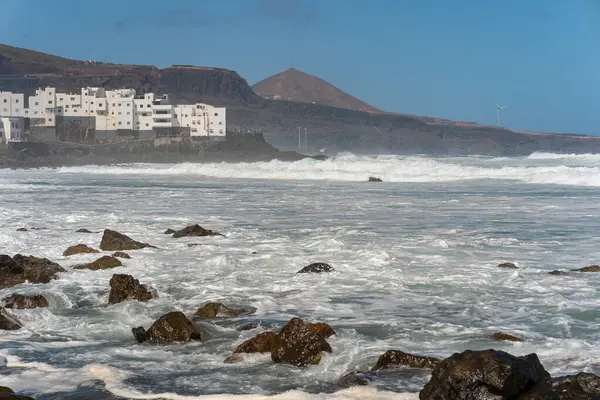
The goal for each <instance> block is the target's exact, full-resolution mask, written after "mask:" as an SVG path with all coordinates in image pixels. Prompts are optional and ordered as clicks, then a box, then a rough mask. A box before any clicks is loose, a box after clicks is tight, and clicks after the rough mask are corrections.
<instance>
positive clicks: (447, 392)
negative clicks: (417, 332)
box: [0, 224, 600, 400]
mask: <svg viewBox="0 0 600 400" xmlns="http://www.w3.org/2000/svg"><path fill="white" fill-rule="evenodd" d="M78 232H81V233H86V232H89V231H86V230H85V229H81V230H79V231H78ZM165 234H170V235H171V237H172V238H173V239H174V240H177V239H178V238H181V237H208V236H223V235H221V234H220V233H219V232H216V231H212V230H210V229H205V228H203V227H201V226H200V225H197V224H196V225H191V226H188V227H185V228H183V229H179V230H173V229H168V230H167V231H166V232H165ZM98 247H99V249H100V250H97V249H95V248H93V247H90V246H87V245H83V244H77V245H73V246H69V247H68V248H67V249H66V250H65V251H64V253H63V255H64V256H71V255H74V254H79V253H92V254H94V253H95V254H98V256H99V257H100V258H98V259H97V260H96V261H94V262H91V263H88V264H83V265H75V266H72V267H71V268H72V269H74V270H75V269H88V270H97V269H112V268H116V267H119V266H122V263H121V261H120V259H127V258H131V255H130V254H132V252H135V251H136V250H139V249H145V248H149V249H152V248H154V246H153V245H152V244H149V243H145V242H142V241H137V240H134V239H132V238H130V237H129V236H127V235H124V234H122V233H120V232H117V231H114V230H109V229H106V230H105V231H104V233H103V236H102V239H101V242H100V243H99V245H98ZM102 252H104V255H103V254H102ZM125 252H128V253H125ZM498 268H501V269H506V270H507V271H508V270H514V269H518V268H519V267H518V266H517V265H516V264H514V263H502V264H499V265H498ZM68 270H69V269H68V268H64V267H62V266H60V265H59V264H57V263H55V262H52V261H50V260H48V259H45V258H38V257H34V256H25V255H21V254H17V255H14V256H12V257H11V256H9V255H0V290H2V289H6V288H9V287H13V286H16V285H20V284H23V283H31V284H45V283H49V282H50V281H52V280H54V279H59V278H60V274H65V273H68V272H69V271H68ZM333 271H334V269H333V268H332V267H331V266H330V265H329V264H326V263H323V262H320V263H314V264H310V265H308V266H306V267H304V268H302V269H301V270H299V271H297V274H323V273H325V274H326V273H330V272H333ZM594 272H600V267H598V266H590V267H585V268H579V269H572V270H571V271H570V272H569V273H577V274H581V273H594ZM565 273H566V272H565ZM553 275H556V274H553ZM108 286H109V288H110V293H109V296H108V304H116V303H119V302H123V301H138V302H147V301H150V300H152V299H153V298H155V297H156V296H157V294H156V292H155V290H154V289H153V288H152V287H149V286H147V285H144V284H142V283H140V282H139V280H138V279H135V278H134V277H133V276H131V275H127V274H114V275H113V276H112V278H111V279H110V281H109V282H108ZM1 302H2V304H3V306H2V307H0V329H2V330H19V329H21V328H22V327H23V325H24V324H23V323H22V322H21V321H19V320H18V319H17V318H16V317H15V316H13V315H12V314H11V313H10V312H9V311H7V309H31V308H40V307H42V308H44V307H50V305H49V303H48V300H47V299H46V298H45V297H44V296H43V294H35V293H34V294H28V295H12V296H8V297H4V298H2V300H1ZM253 312H254V310H252V309H250V308H245V307H242V308H236V307H231V306H228V305H225V304H223V303H206V304H204V305H203V306H201V307H200V308H198V309H197V310H196V311H195V312H194V313H193V314H188V315H186V314H185V313H183V312H181V311H171V312H168V313H166V314H163V315H162V316H160V317H159V318H158V319H157V320H156V321H155V322H154V323H153V324H152V325H151V326H149V327H148V328H147V329H146V328H144V327H136V326H132V327H131V331H132V341H131V343H134V342H138V343H144V345H148V346H151V345H153V344H157V343H158V344H168V343H184V342H189V341H199V342H204V341H206V340H208V339H212V337H211V335H213V334H214V333H212V332H208V331H207V330H206V328H205V327H204V326H203V325H200V324H198V322H200V321H202V322H203V323H209V324H210V323H214V322H216V321H219V320H223V319H227V318H235V317H239V316H251V315H252V313H253ZM260 326H261V321H260V320H257V321H256V323H248V322H247V321H246V323H245V324H243V325H240V326H238V327H237V330H238V331H244V330H253V329H258V328H259V327H260ZM334 328H335V327H331V326H329V325H328V324H327V323H325V322H316V321H311V322H308V321H304V320H303V319H301V318H297V317H294V318H292V319H290V320H289V321H288V322H287V323H285V324H284V325H283V326H281V327H280V328H279V329H269V330H266V331H262V332H261V333H259V334H257V335H255V336H254V337H252V338H250V339H248V340H246V341H244V342H242V343H239V344H238V345H237V346H236V347H235V350H234V351H233V354H232V355H231V356H229V357H227V358H225V359H224V360H223V362H224V363H227V364H230V363H237V362H240V361H243V360H244V357H245V356H246V355H248V354H252V353H265V354H270V358H271V360H272V361H273V362H274V363H275V364H288V365H291V366H294V367H297V368H310V366H311V365H316V364H319V363H320V362H321V360H322V358H323V355H324V353H332V352H335V351H336V349H335V347H332V346H331V345H330V344H329V342H328V341H327V340H328V339H329V338H330V337H332V336H334V335H336V332H335V329H334ZM492 338H493V339H494V340H497V341H507V340H508V341H523V339H521V338H519V337H517V336H514V335H511V334H510V333H504V332H497V333H495V334H494V335H493V336H492ZM1 368H3V367H2V366H0V369H1ZM421 371H424V372H425V373H427V374H429V373H430V374H431V378H430V380H429V382H428V383H427V384H426V385H425V386H424V387H423V389H422V390H421V391H420V393H419V398H420V400H453V399H465V400H501V399H506V400H511V399H514V400H592V399H600V377H598V376H596V375H593V374H590V373H584V372H581V373H578V374H576V375H569V376H560V377H551V375H550V374H549V373H548V372H547V371H546V370H545V368H544V366H543V365H542V363H541V362H540V360H539V359H538V356H537V355H536V354H527V355H524V356H514V355H511V354H509V353H506V352H503V351H497V350H494V349H487V350H480V351H471V350H465V351H462V352H460V353H458V352H457V353H454V354H452V355H451V356H450V357H447V358H444V359H442V358H438V357H435V356H431V355H428V356H424V355H415V354H410V353H406V352H404V351H402V350H399V349H390V350H388V351H386V352H385V353H383V354H382V355H381V356H380V357H379V358H378V360H377V362H376V364H375V365H374V366H373V367H371V368H370V369H369V370H368V371H356V372H351V373H349V374H347V375H345V376H343V377H342V378H340V379H339V381H338V382H337V383H335V387H337V388H338V390H339V389H343V388H347V387H350V386H357V385H358V386H365V385H369V384H371V382H373V381H377V380H378V379H382V378H384V377H388V378H390V377H391V378H392V379H402V376H403V375H402V374H406V373H407V372H408V373H423V372H421ZM0 398H2V399H13V400H14V399H31V398H30V397H27V396H21V395H18V394H14V393H13V392H12V391H11V390H10V389H9V388H6V387H0Z"/></svg>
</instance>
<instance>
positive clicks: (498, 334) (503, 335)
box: [492, 332, 523, 342]
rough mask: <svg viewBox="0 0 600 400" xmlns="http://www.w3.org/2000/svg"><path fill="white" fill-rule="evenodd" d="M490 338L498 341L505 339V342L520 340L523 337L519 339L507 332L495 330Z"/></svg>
mask: <svg viewBox="0 0 600 400" xmlns="http://www.w3.org/2000/svg"><path fill="white" fill-rule="evenodd" d="M492 339H494V340H498V341H507V342H522V341H523V339H521V338H520V337H517V336H514V335H511V334H509V333H504V332H496V333H494V334H493V335H492Z"/></svg>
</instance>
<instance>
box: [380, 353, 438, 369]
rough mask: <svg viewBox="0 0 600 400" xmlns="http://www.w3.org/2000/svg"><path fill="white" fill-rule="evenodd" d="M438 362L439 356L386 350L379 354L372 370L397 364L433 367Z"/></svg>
mask: <svg viewBox="0 0 600 400" xmlns="http://www.w3.org/2000/svg"><path fill="white" fill-rule="evenodd" d="M439 363H440V359H439V358H435V357H424V356H416V355H414V354H409V353H405V352H403V351H400V350H388V351H386V352H385V353H384V354H382V355H381V356H379V359H378V360H377V364H375V366H374V367H373V369H372V371H381V370H384V369H391V368H397V367H399V366H406V367H411V368H429V369H433V368H435V367H436V366H437V365H438V364H439Z"/></svg>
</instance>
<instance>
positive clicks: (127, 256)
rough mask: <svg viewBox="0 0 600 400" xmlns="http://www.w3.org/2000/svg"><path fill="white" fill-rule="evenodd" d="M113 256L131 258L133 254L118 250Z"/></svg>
mask: <svg viewBox="0 0 600 400" xmlns="http://www.w3.org/2000/svg"><path fill="white" fill-rule="evenodd" d="M112 256H113V257H117V258H131V256H130V255H129V254H127V253H124V252H122V251H117V252H116V253H113V255H112Z"/></svg>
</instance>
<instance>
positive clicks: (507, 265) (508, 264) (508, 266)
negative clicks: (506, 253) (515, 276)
mask: <svg viewBox="0 0 600 400" xmlns="http://www.w3.org/2000/svg"><path fill="white" fill-rule="evenodd" d="M498 268H505V269H519V267H517V266H516V265H515V264H513V263H511V262H505V263H501V264H498Z"/></svg>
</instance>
